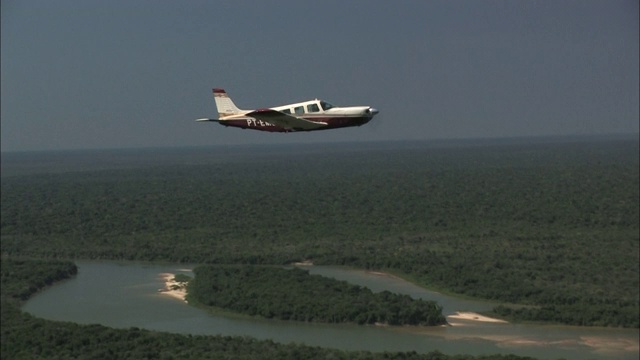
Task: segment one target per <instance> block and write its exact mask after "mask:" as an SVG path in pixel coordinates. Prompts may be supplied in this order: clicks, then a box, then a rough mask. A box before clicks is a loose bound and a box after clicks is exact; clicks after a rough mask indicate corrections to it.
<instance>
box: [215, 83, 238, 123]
mask: <svg viewBox="0 0 640 360" xmlns="http://www.w3.org/2000/svg"><path fill="white" fill-rule="evenodd" d="M212 91H213V98H214V100H215V101H216V108H218V117H219V118H223V117H225V116H229V115H236V114H241V113H244V112H246V111H244V110H240V109H238V107H237V106H236V104H234V103H233V100H231V98H230V97H229V95H228V94H227V92H226V91H224V89H220V88H215V89H213V90H212Z"/></svg>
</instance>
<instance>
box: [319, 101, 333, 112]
mask: <svg viewBox="0 0 640 360" xmlns="http://www.w3.org/2000/svg"><path fill="white" fill-rule="evenodd" d="M320 106H322V110H325V111H326V110H329V109H331V108H332V107H334V106H333V105H331V104H329V103H328V102H326V101H320Z"/></svg>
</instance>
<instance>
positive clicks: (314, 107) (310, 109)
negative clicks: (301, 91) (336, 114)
mask: <svg viewBox="0 0 640 360" xmlns="http://www.w3.org/2000/svg"><path fill="white" fill-rule="evenodd" d="M318 111H320V108H319V107H318V104H309V105H307V112H310V113H312V112H318Z"/></svg>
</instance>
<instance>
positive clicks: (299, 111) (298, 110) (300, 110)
mask: <svg viewBox="0 0 640 360" xmlns="http://www.w3.org/2000/svg"><path fill="white" fill-rule="evenodd" d="M293 111H294V112H295V113H296V115H302V114H304V106H296V107H295V108H293Z"/></svg>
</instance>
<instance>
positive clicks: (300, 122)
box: [245, 109, 327, 130]
mask: <svg viewBox="0 0 640 360" xmlns="http://www.w3.org/2000/svg"><path fill="white" fill-rule="evenodd" d="M245 116H249V117H252V118H255V119H258V120H262V121H266V122H268V123H271V124H273V125H277V126H280V127H283V128H285V129H294V130H312V129H318V128H321V127H323V126H327V123H325V122H320V121H310V120H305V119H303V118H299V117H296V116H291V115H288V114H285V113H283V112H280V111H278V110H273V109H258V110H254V111H252V112H250V113H248V114H245Z"/></svg>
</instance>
